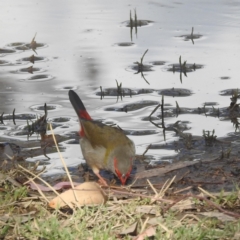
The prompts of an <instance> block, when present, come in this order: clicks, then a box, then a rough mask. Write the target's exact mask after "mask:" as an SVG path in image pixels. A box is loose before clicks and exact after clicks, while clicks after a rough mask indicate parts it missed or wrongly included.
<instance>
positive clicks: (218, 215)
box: [199, 212, 236, 222]
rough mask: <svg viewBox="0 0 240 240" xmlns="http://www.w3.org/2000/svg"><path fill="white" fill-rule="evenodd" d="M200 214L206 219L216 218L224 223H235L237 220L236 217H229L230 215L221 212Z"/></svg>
mask: <svg viewBox="0 0 240 240" xmlns="http://www.w3.org/2000/svg"><path fill="white" fill-rule="evenodd" d="M199 214H200V215H203V216H205V217H210V218H214V217H215V218H217V219H218V220H220V221H222V222H228V221H235V220H236V219H235V218H234V217H231V216H228V215H226V214H224V213H221V212H201V213H199Z"/></svg>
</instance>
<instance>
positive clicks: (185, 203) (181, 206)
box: [171, 198, 196, 211]
mask: <svg viewBox="0 0 240 240" xmlns="http://www.w3.org/2000/svg"><path fill="white" fill-rule="evenodd" d="M171 209H172V210H178V211H183V210H189V209H196V206H195V204H194V201H193V200H192V199H191V198H188V199H185V200H181V201H180V202H178V203H176V204H175V205H173V206H172V207H171Z"/></svg>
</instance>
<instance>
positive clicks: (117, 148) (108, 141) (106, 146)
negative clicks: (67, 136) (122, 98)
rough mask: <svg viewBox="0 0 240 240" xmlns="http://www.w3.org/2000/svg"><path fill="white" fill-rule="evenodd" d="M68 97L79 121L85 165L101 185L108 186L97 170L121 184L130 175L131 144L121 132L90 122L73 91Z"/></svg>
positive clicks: (132, 158) (131, 161) (133, 148)
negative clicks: (114, 178)
mask: <svg viewBox="0 0 240 240" xmlns="http://www.w3.org/2000/svg"><path fill="white" fill-rule="evenodd" d="M68 95H69V100H70V102H71V103H72V106H73V108H74V110H75V111H76V113H77V115H78V118H79V122H80V126H81V129H80V131H79V135H80V146H81V149H82V154H83V156H84V158H85V160H86V162H87V164H88V165H89V166H90V167H91V168H92V170H93V172H94V173H95V174H96V175H97V176H98V178H99V180H100V182H101V183H102V184H103V185H105V186H108V184H107V183H106V181H105V180H104V179H103V178H102V177H101V175H100V174H99V171H100V169H106V170H109V171H111V172H113V173H114V174H115V175H116V176H117V177H118V178H119V180H120V181H121V183H122V185H124V184H125V183H126V180H127V179H128V178H129V176H130V173H131V171H132V165H133V161H134V158H135V145H134V143H133V141H132V140H130V139H129V138H128V137H127V136H126V135H125V134H124V133H123V131H122V130H121V129H119V128H117V127H111V126H108V125H105V124H103V123H100V122H96V121H94V120H92V118H91V117H90V115H89V114H88V112H87V110H86V108H85V106H84V105H83V103H82V101H81V99H80V98H79V96H78V95H77V94H76V93H75V92H74V91H73V90H70V91H69V92H68Z"/></svg>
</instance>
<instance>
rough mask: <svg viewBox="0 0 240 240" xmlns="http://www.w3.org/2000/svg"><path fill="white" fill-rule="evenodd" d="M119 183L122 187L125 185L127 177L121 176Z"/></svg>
mask: <svg viewBox="0 0 240 240" xmlns="http://www.w3.org/2000/svg"><path fill="white" fill-rule="evenodd" d="M120 181H121V183H122V185H125V183H126V181H127V176H122V177H121V178H120Z"/></svg>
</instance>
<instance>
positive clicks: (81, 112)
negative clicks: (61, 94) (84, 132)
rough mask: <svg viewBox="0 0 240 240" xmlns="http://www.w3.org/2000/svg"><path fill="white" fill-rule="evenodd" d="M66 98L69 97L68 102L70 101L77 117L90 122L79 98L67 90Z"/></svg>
mask: <svg viewBox="0 0 240 240" xmlns="http://www.w3.org/2000/svg"><path fill="white" fill-rule="evenodd" d="M68 96H69V100H70V102H71V104H72V106H73V108H74V110H75V112H76V113H77V115H78V117H79V118H83V119H87V120H91V119H92V118H91V117H90V115H89V114H88V112H87V110H86V108H85V106H84V105H83V102H82V100H81V99H80V98H79V96H78V95H77V94H76V93H75V92H74V91H73V90H69V92H68Z"/></svg>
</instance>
